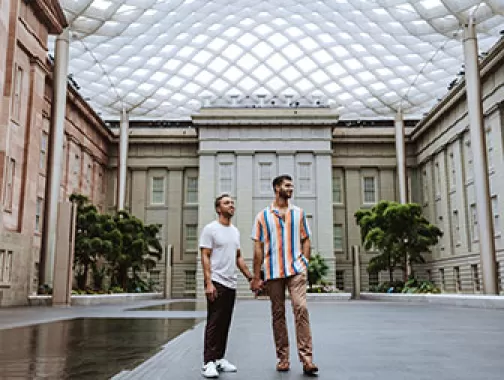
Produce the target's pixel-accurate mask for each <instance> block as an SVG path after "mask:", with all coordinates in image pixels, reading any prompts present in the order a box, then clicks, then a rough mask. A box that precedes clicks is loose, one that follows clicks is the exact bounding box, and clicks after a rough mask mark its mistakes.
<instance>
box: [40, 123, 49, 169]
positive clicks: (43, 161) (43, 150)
mask: <svg viewBox="0 0 504 380" xmlns="http://www.w3.org/2000/svg"><path fill="white" fill-rule="evenodd" d="M47 140H48V139H47V133H45V132H42V137H41V138H40V158H39V169H40V170H41V171H45V169H46V165H47Z"/></svg>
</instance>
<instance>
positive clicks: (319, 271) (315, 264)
mask: <svg viewBox="0 0 504 380" xmlns="http://www.w3.org/2000/svg"><path fill="white" fill-rule="evenodd" d="M328 270H329V267H328V266H327V264H326V262H325V260H324V258H323V257H322V256H320V254H318V253H316V254H314V255H312V256H311V257H310V264H309V265H308V286H309V287H310V289H311V288H312V286H313V285H315V284H318V283H319V282H320V281H321V280H322V279H323V278H324V277H325V276H326V275H327V271H328Z"/></svg>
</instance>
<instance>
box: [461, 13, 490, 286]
mask: <svg viewBox="0 0 504 380" xmlns="http://www.w3.org/2000/svg"><path fill="white" fill-rule="evenodd" d="M475 28H476V25H475V20H474V16H473V15H472V14H471V16H470V17H469V20H468V23H467V25H465V26H464V58H465V82H466V94H467V112H468V116H469V132H470V137H471V147H472V151H473V163H474V188H475V195H476V205H477V209H476V211H477V218H478V227H479V246H480V257H481V269H482V273H483V292H484V293H485V294H498V287H497V265H496V262H495V241H494V229H493V219H492V208H491V203H490V186H489V180H488V162H487V154H486V152H487V149H486V141H485V130H484V125H483V105H482V103H483V101H482V96H481V82H480V71H479V62H478V41H477V38H476V30H475Z"/></svg>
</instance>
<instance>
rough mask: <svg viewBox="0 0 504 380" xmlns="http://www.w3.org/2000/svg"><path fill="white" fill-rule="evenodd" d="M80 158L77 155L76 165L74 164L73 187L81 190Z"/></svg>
mask: <svg viewBox="0 0 504 380" xmlns="http://www.w3.org/2000/svg"><path fill="white" fill-rule="evenodd" d="M80 167H81V162H80V157H79V155H78V154H76V155H75V159H74V164H73V181H72V182H73V187H74V188H79V187H80V186H79V185H80Z"/></svg>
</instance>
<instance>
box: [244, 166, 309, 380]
mask: <svg viewBox="0 0 504 380" xmlns="http://www.w3.org/2000/svg"><path fill="white" fill-rule="evenodd" d="M273 190H274V191H275V200H274V201H273V203H272V204H271V205H270V206H268V207H266V208H265V209H264V210H262V211H261V212H259V213H258V214H257V216H256V218H255V222H254V225H253V228H252V239H253V240H254V279H253V280H252V282H251V285H250V287H251V289H252V290H253V291H258V290H260V288H261V286H262V282H261V278H260V273H261V267H263V268H264V280H265V281H266V287H267V290H268V295H269V297H270V301H271V314H272V323H273V335H274V338H275V346H276V354H277V359H278V363H277V366H276V369H277V371H281V372H283V371H288V370H289V368H290V363H289V337H288V335H287V325H286V322H285V288H287V289H288V290H289V294H290V296H291V300H292V309H293V311H294V319H295V323H296V337H297V349H298V355H299V359H300V361H301V362H302V363H303V371H304V373H306V374H308V375H312V374H315V373H316V372H318V367H317V366H316V365H315V364H314V363H313V361H312V337H311V330H310V321H309V315H308V309H307V306H306V277H307V269H308V261H309V260H310V227H309V225H308V221H307V219H306V213H305V212H304V211H303V210H302V209H301V208H299V207H296V206H294V205H292V204H289V199H290V198H291V197H292V192H293V190H294V186H293V183H292V178H291V177H290V176H289V175H281V176H278V177H276V178H275V179H274V180H273Z"/></svg>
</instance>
